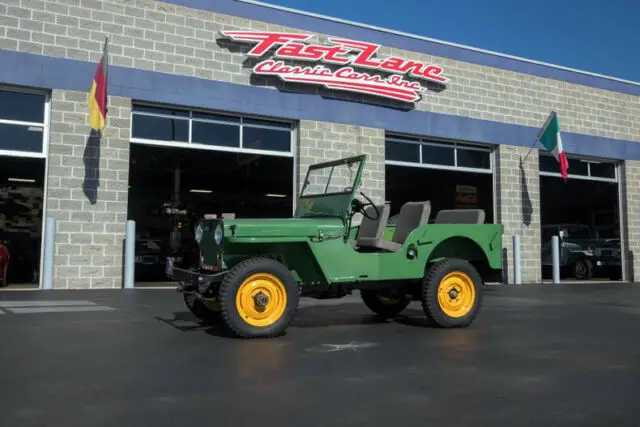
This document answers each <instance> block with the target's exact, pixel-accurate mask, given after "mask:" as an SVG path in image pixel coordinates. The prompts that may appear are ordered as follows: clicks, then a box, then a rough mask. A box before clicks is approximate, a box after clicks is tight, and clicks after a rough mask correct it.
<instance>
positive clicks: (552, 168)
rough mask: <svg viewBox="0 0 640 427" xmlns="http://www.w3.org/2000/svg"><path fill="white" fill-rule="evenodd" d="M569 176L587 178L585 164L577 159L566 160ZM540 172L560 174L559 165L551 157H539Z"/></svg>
mask: <svg viewBox="0 0 640 427" xmlns="http://www.w3.org/2000/svg"><path fill="white" fill-rule="evenodd" d="M568 160H569V170H568V173H569V174H570V175H578V176H588V175H589V171H588V169H587V163H586V162H584V161H582V160H579V159H571V158H570V159H568ZM540 172H552V173H560V164H559V163H558V161H557V160H556V158H555V157H553V156H548V155H546V154H543V155H540Z"/></svg>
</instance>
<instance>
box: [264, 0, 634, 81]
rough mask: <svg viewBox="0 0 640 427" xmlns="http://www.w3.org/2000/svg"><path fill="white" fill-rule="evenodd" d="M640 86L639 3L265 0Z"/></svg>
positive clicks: (587, 0) (612, 0)
mask: <svg viewBox="0 0 640 427" xmlns="http://www.w3.org/2000/svg"><path fill="white" fill-rule="evenodd" d="M262 1H264V2H265V3H271V4H277V5H280V6H285V7H290V8H295V9H301V10H306V11H309V12H314V13H320V14H323V15H328V16H333V17H337V18H342V19H348V20H351V21H357V22H361V23H365V24H370V25H376V26H380V27H385V28H389V29H393V30H398V31H404V32H408V33H412V34H418V35H421V36H426V37H431V38H435V39H439V40H444V41H448V42H453V43H460V44H464V45H467V46H473V47H477V48H482V49H488V50H492V51H496V52H501V53H506V54H510V55H516V56H520V57H523V58H527V59H534V60H538V61H544V62H548V63H551V64H556V65H562V66H565V67H570V68H576V69H579V70H584V71H589V72H593V73H598V74H603V75H607V76H612V77H618V78H621V79H626V80H632V81H635V82H640V0H536V1H527V0H447V1H436V0H262Z"/></svg>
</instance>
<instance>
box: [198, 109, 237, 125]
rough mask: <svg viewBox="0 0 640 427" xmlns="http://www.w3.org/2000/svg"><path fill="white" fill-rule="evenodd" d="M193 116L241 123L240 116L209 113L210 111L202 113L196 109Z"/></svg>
mask: <svg viewBox="0 0 640 427" xmlns="http://www.w3.org/2000/svg"><path fill="white" fill-rule="evenodd" d="M193 118H194V119H205V120H215V121H216V122H224V123H236V124H238V125H239V124H240V117H233V116H225V115H222V114H208V113H200V112H197V111H194V112H193Z"/></svg>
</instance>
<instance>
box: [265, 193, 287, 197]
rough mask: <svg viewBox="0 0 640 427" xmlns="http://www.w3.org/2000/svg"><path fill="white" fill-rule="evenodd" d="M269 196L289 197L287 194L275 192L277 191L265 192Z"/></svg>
mask: <svg viewBox="0 0 640 427" xmlns="http://www.w3.org/2000/svg"><path fill="white" fill-rule="evenodd" d="M265 196H267V197H287V195H286V194H275V193H267V194H265Z"/></svg>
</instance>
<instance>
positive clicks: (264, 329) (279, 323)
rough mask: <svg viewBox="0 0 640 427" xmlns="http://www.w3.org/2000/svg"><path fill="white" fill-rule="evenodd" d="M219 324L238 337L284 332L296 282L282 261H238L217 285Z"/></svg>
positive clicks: (291, 311) (294, 308) (295, 294)
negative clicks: (221, 323)
mask: <svg viewBox="0 0 640 427" xmlns="http://www.w3.org/2000/svg"><path fill="white" fill-rule="evenodd" d="M218 296H219V297H218V301H219V303H220V309H221V312H222V319H223V324H224V325H225V326H226V327H227V328H228V329H229V330H230V331H231V332H232V333H233V334H234V335H236V336H238V337H241V338H271V337H275V336H279V335H282V334H284V332H285V331H286V329H287V328H288V327H289V325H290V324H291V322H292V321H293V318H294V316H295V313H296V311H297V309H298V302H299V299H300V294H299V292H298V283H297V282H296V280H295V278H294V277H293V275H292V274H291V272H290V271H289V269H288V268H287V267H286V266H284V265H283V264H281V263H279V262H278V261H275V260H273V259H270V258H250V259H247V260H245V261H242V262H240V263H238V264H237V265H236V266H234V267H233V268H232V269H231V270H230V271H229V272H228V273H227V275H226V276H225V278H224V279H223V281H222V283H221V284H220V291H219V294H218Z"/></svg>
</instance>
